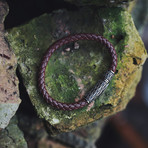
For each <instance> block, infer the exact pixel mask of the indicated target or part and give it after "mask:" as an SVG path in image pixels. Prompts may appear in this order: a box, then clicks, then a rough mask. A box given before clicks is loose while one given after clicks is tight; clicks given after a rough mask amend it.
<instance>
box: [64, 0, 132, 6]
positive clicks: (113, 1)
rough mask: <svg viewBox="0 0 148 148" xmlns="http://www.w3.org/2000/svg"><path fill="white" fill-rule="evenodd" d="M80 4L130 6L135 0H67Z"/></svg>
mask: <svg viewBox="0 0 148 148" xmlns="http://www.w3.org/2000/svg"><path fill="white" fill-rule="evenodd" d="M65 1H67V2H70V3H72V4H75V5H78V6H86V5H92V6H93V5H95V6H108V7H112V6H128V5H129V3H130V2H133V1H134V0H126V1H125V0H91V1H90V0H65Z"/></svg>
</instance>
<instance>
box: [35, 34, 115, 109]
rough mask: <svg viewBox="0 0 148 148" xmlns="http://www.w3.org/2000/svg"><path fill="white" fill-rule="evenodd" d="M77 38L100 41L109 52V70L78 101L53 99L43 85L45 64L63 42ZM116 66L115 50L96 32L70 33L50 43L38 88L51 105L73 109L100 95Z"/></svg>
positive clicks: (76, 39)
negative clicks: (69, 101) (63, 101)
mask: <svg viewBox="0 0 148 148" xmlns="http://www.w3.org/2000/svg"><path fill="white" fill-rule="evenodd" d="M78 40H95V41H97V42H100V43H101V44H103V45H105V46H106V47H107V48H108V50H109V53H110V55H111V57H112V63H111V66H110V70H109V71H108V72H107V73H106V75H105V77H104V80H103V81H101V82H99V83H97V84H96V85H95V87H94V88H93V89H92V90H91V91H90V92H89V93H88V95H87V96H86V97H84V98H83V99H81V100H80V101H79V102H75V103H62V102H58V101H56V100H54V99H53V98H52V97H51V96H50V95H49V93H48V92H47V89H46V86H45V70H46V66H47V64H48V61H49V59H50V57H51V55H52V54H53V52H54V51H55V50H56V49H58V48H59V47H61V46H62V45H64V44H67V43H70V42H75V41H78ZM116 67H117V54H116V51H115V49H114V47H113V45H112V44H111V43H110V42H109V41H108V40H107V39H105V38H104V37H102V36H99V35H96V34H88V33H82V34H75V35H70V36H67V37H64V38H62V39H60V40H58V41H56V42H55V43H54V44H52V45H51V46H50V47H49V48H48V51H47V53H46V54H45V56H44V58H43V61H42V63H41V66H40V70H39V78H38V86H39V89H40V92H41V93H42V95H43V97H44V99H45V100H46V102H47V103H49V104H50V105H52V106H53V107H56V108H57V109H62V110H75V109H79V108H82V107H84V106H86V105H88V104H89V103H90V102H92V101H93V100H95V99H96V98H97V97H98V96H100V95H101V94H102V93H103V92H104V91H105V89H106V88H107V86H108V85H109V82H110V81H111V79H112V77H113V75H114V72H115V71H116Z"/></svg>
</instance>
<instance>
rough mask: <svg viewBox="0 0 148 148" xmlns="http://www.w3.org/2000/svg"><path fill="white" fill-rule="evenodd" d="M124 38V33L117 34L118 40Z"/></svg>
mask: <svg viewBox="0 0 148 148" xmlns="http://www.w3.org/2000/svg"><path fill="white" fill-rule="evenodd" d="M123 39H124V35H123V34H120V35H117V36H116V40H117V42H120V41H121V40H123Z"/></svg>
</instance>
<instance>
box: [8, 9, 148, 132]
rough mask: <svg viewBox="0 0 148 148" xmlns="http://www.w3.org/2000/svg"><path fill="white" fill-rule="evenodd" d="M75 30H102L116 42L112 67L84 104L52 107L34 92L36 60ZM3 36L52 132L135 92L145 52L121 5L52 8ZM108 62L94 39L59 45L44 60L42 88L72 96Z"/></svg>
mask: <svg viewBox="0 0 148 148" xmlns="http://www.w3.org/2000/svg"><path fill="white" fill-rule="evenodd" d="M80 32H85V33H90V32H91V33H97V34H100V35H103V36H104V37H106V38H107V39H108V40H109V41H110V42H111V43H112V44H113V45H114V46H115V49H116V52H117V55H118V65H117V71H116V74H115V77H114V79H113V80H112V82H111V84H110V85H109V87H108V89H107V90H106V91H105V93H104V94H103V95H102V96H101V97H100V98H98V99H97V100H96V101H95V102H92V103H91V104H90V105H89V106H87V107H85V108H83V109H79V110H76V111H61V110H57V109H55V108H53V107H51V106H50V105H49V104H47V103H46V102H45V101H44V100H43V98H42V96H41V95H40V93H39V90H38V87H37V75H38V70H39V65H40V62H41V60H42V57H43V55H44V53H45V52H46V50H47V48H48V47H49V45H51V44H52V43H53V42H54V41H56V40H57V39H59V38H61V37H63V36H66V35H68V34H73V33H80ZM7 39H8V40H9V42H10V45H11V47H12V48H13V50H14V53H15V54H16V56H17V58H18V67H19V71H20V74H21V76H22V79H23V82H24V85H25V87H26V89H27V92H28V94H29V96H30V99H31V102H32V104H33V105H34V107H35V109H36V111H37V113H38V115H39V116H40V118H42V119H44V120H46V121H47V124H48V129H49V131H50V133H53V134H55V133H58V132H65V131H71V130H75V129H76V128H78V127H80V126H82V125H87V124H88V123H90V122H93V121H95V120H97V119H102V118H105V117H107V116H109V115H112V114H114V113H116V112H118V111H120V110H123V109H124V108H125V107H126V105H127V103H128V102H129V100H130V99H131V98H132V97H133V96H134V93H135V89H136V85H137V83H138V82H139V80H140V78H141V71H142V65H143V63H144V61H145V59H146V57H147V53H146V50H145V48H144V45H143V42H142V40H141V38H140V36H139V34H138V32H137V30H136V28H135V26H134V23H133V21H132V18H131V15H130V14H129V13H128V12H127V11H125V10H123V9H121V8H99V9H98V10H97V9H91V8H83V9H81V10H79V11H69V12H68V11H66V10H59V11H55V12H53V13H52V14H44V15H42V16H40V17H38V18H35V19H33V20H32V21H30V22H28V23H27V24H25V25H22V26H19V27H15V28H13V29H11V30H9V32H8V34H7ZM109 63H110V57H109V55H108V52H107V51H106V49H105V48H103V47H102V46H101V45H100V44H97V43H96V42H91V41H80V42H76V43H72V44H69V45H67V46H64V47H62V48H60V49H59V50H57V51H56V52H55V53H54V54H53V55H52V57H51V59H50V61H49V63H48V66H47V69H46V74H45V77H46V78H45V81H46V86H47V90H48V91H49V93H50V94H51V96H52V97H53V98H55V99H57V100H59V101H62V102H74V101H77V100H79V99H81V98H82V97H83V96H84V95H85V93H87V92H88V90H89V89H91V88H92V87H93V86H94V85H95V83H96V82H97V81H98V80H99V79H101V77H102V76H103V74H104V73H105V72H106V70H107V69H108V67H109Z"/></svg>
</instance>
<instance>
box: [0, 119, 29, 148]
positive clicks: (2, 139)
mask: <svg viewBox="0 0 148 148" xmlns="http://www.w3.org/2000/svg"><path fill="white" fill-rule="evenodd" d="M0 148H27V143H26V141H25V139H24V136H23V133H22V132H21V131H20V129H19V128H18V126H17V118H16V117H13V118H12V120H11V121H10V123H9V125H8V127H6V128H5V129H3V130H1V132H0Z"/></svg>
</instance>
